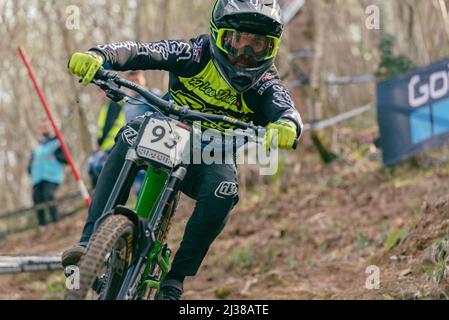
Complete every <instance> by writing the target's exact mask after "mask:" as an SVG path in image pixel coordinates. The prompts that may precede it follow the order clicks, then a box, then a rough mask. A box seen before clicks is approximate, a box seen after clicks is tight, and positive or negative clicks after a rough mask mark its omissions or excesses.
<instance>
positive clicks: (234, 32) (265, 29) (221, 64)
mask: <svg viewBox="0 0 449 320" xmlns="http://www.w3.org/2000/svg"><path fill="white" fill-rule="evenodd" d="M281 19H282V18H281V9H280V6H279V3H278V1H277V0H218V1H217V2H216V4H215V6H214V9H213V12H212V18H211V23H210V33H211V53H212V58H213V61H214V63H215V66H216V67H217V69H218V71H219V72H220V74H221V75H222V77H223V78H224V79H225V80H226V82H227V83H228V84H229V85H230V86H231V87H232V88H233V89H234V90H236V91H237V92H239V93H243V92H245V91H247V90H249V89H250V88H251V87H253V86H254V85H255V84H256V83H257V82H258V81H259V80H260V79H261V78H262V76H263V75H264V74H265V73H266V72H267V71H268V70H269V69H270V68H271V66H272V65H273V62H274V59H275V58H276V55H277V53H278V51H279V43H280V41H281V36H282V32H283V29H284V26H283V24H282V20H281Z"/></svg>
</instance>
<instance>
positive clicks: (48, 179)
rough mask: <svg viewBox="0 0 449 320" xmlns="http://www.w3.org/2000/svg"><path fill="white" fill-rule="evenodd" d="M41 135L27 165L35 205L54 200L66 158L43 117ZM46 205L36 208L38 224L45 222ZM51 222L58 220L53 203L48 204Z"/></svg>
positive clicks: (40, 124) (40, 127)
mask: <svg viewBox="0 0 449 320" xmlns="http://www.w3.org/2000/svg"><path fill="white" fill-rule="evenodd" d="M39 132H40V135H41V138H40V141H39V145H38V146H37V147H35V148H33V150H32V154H31V159H30V162H29V165H28V173H29V174H30V175H31V181H32V186H33V201H34V204H35V206H39V205H41V204H43V203H47V202H51V201H54V200H55V192H56V190H57V189H58V188H59V186H60V185H61V184H62V183H63V182H64V164H67V160H66V158H65V156H64V153H63V152H62V149H61V145H60V143H59V141H58V140H57V139H56V137H55V136H54V135H53V131H52V127H51V124H50V122H49V121H48V120H46V119H43V120H41V121H40V123H39ZM46 209H47V208H46V207H44V208H39V207H38V209H37V220H38V224H39V226H44V225H46V224H47V219H46V214H45V213H46ZM48 209H49V212H50V218H51V222H53V223H55V222H57V221H58V210H57V207H56V205H55V204H51V205H50V206H48Z"/></svg>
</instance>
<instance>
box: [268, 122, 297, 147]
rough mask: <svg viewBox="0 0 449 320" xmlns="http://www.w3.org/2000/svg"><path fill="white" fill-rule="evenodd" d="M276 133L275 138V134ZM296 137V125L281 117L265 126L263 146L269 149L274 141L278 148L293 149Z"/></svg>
mask: <svg viewBox="0 0 449 320" xmlns="http://www.w3.org/2000/svg"><path fill="white" fill-rule="evenodd" d="M276 135H277V139H275V136H276ZM296 138H297V127H296V124H295V123H294V122H293V121H290V120H286V119H281V120H278V121H276V122H275V123H271V124H269V125H268V127H267V135H266V136H265V141H264V148H265V150H267V151H268V150H269V149H270V147H271V146H272V144H273V143H276V140H277V147H278V148H280V149H286V150H290V149H293V145H294V144H295V140H296Z"/></svg>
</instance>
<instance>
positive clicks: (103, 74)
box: [95, 68, 110, 81]
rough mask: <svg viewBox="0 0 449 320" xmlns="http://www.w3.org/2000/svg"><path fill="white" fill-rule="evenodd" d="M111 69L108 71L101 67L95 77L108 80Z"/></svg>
mask: <svg viewBox="0 0 449 320" xmlns="http://www.w3.org/2000/svg"><path fill="white" fill-rule="evenodd" d="M109 74H110V73H109V71H106V70H105V69H103V68H101V69H99V70H98V71H97V73H96V74H95V79H99V80H103V81H106V80H108V78H109Z"/></svg>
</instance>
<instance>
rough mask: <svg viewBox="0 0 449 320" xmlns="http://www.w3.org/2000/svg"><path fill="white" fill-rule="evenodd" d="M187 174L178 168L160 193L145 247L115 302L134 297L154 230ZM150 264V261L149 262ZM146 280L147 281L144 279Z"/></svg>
mask: <svg viewBox="0 0 449 320" xmlns="http://www.w3.org/2000/svg"><path fill="white" fill-rule="evenodd" d="M186 173H187V169H186V168H185V167H182V166H181V167H179V168H178V169H177V170H176V171H175V172H173V173H172V175H171V176H170V178H169V180H168V182H167V185H166V186H165V188H164V191H163V192H162V194H161V196H160V198H159V201H158V204H157V206H156V208H155V210H154V214H153V217H152V219H151V220H150V222H149V223H148V225H147V227H146V230H145V235H144V236H145V240H144V242H145V246H144V248H143V249H142V250H141V255H140V257H139V258H138V260H137V261H136V263H134V264H133V265H132V266H131V268H130V269H129V270H128V272H127V274H126V277H125V280H124V281H123V285H122V288H121V289H120V292H119V294H118V296H117V300H130V299H132V298H133V297H134V296H135V293H136V292H137V290H138V289H139V286H140V285H141V281H140V280H142V277H143V276H144V273H145V269H146V266H147V263H148V262H149V261H148V255H149V253H150V251H151V249H152V246H153V244H154V243H155V242H156V241H157V240H158V239H156V236H157V235H155V231H157V230H155V229H156V228H157V226H158V225H159V223H160V221H161V220H162V218H163V216H164V214H166V213H167V211H168V209H169V207H170V203H171V201H173V198H174V196H175V195H176V192H177V191H178V190H179V187H180V184H181V182H182V181H183V180H184V177H185V175H186ZM151 262H152V261H151ZM144 280H147V279H144Z"/></svg>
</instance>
